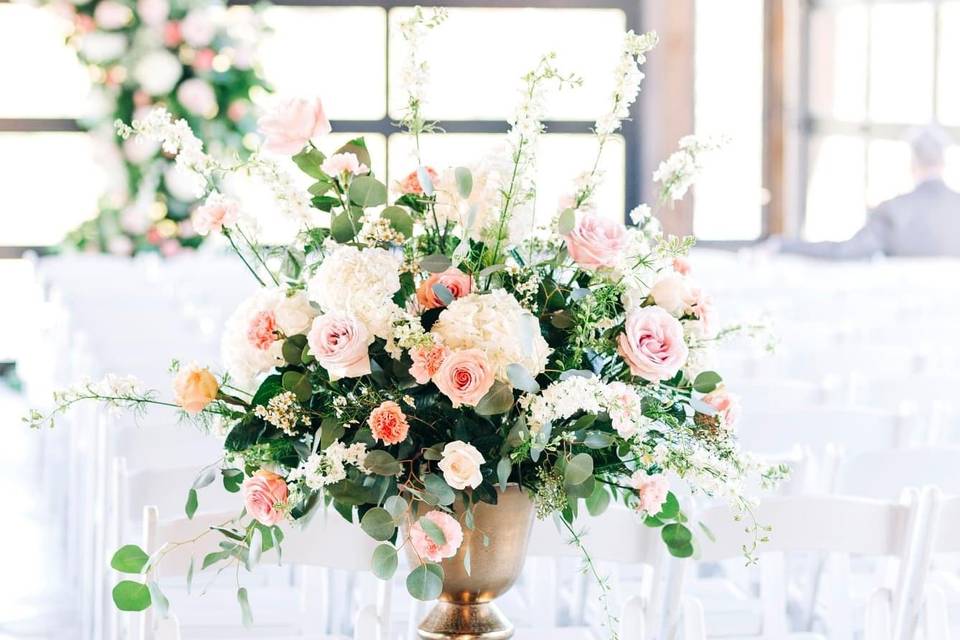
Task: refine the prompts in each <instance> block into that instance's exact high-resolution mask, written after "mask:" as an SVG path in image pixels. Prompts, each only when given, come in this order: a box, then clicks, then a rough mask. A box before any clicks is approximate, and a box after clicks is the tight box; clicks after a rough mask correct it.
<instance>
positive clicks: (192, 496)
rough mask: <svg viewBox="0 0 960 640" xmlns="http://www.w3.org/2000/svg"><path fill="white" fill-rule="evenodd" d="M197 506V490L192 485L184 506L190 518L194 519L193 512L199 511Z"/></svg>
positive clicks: (184, 510)
mask: <svg viewBox="0 0 960 640" xmlns="http://www.w3.org/2000/svg"><path fill="white" fill-rule="evenodd" d="M197 506H198V499H197V490H196V489H194V488H193V487H191V488H190V491H188V492H187V503H186V504H185V505H184V507H183V512H184V513H186V514H187V517H188V518H190V519H193V514H195V513H196V512H197Z"/></svg>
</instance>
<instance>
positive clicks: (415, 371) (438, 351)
mask: <svg viewBox="0 0 960 640" xmlns="http://www.w3.org/2000/svg"><path fill="white" fill-rule="evenodd" d="M449 354H450V350H449V349H447V348H446V347H445V346H443V345H442V344H435V345H431V346H429V347H416V348H414V349H411V350H410V357H411V358H412V359H413V366H412V367H410V375H412V376H413V377H414V379H415V380H416V381H417V384H427V383H428V382H430V378H432V377H433V376H434V375H435V374H436V373H437V371H438V370H439V369H440V365H441V364H443V360H444V358H446V357H447V355H449Z"/></svg>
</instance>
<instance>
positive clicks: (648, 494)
mask: <svg viewBox="0 0 960 640" xmlns="http://www.w3.org/2000/svg"><path fill="white" fill-rule="evenodd" d="M630 484H631V485H633V488H634V490H635V491H636V492H637V497H638V498H639V499H640V504H639V508H640V510H641V511H643V512H644V513H646V514H648V515H651V516H652V515H656V514H658V513H660V510H661V509H662V508H663V503H664V502H666V501H667V490H668V485H667V479H666V478H665V477H663V475H662V474H659V473H658V474H655V475H652V476H651V475H647V472H646V471H643V470H642V469H641V470H638V471H635V472H634V474H633V476H631V478H630Z"/></svg>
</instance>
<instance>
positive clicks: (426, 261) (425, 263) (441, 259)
mask: <svg viewBox="0 0 960 640" xmlns="http://www.w3.org/2000/svg"><path fill="white" fill-rule="evenodd" d="M450 265H451V262H450V258H448V257H447V256H445V255H443V254H439V253H434V254H432V255H429V256H427V257H425V258H423V259H422V260H420V268H421V269H423V270H424V271H426V272H428V273H443V272H444V271H446V270H447V269H449V268H450Z"/></svg>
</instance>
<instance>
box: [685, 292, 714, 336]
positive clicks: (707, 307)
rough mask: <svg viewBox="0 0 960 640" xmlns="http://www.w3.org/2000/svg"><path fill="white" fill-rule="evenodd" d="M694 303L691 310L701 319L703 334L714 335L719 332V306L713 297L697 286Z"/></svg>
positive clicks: (693, 295) (693, 296)
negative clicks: (714, 302)
mask: <svg viewBox="0 0 960 640" xmlns="http://www.w3.org/2000/svg"><path fill="white" fill-rule="evenodd" d="M691 297H692V303H691V305H690V312H691V313H692V314H693V315H694V316H695V317H696V318H697V320H699V321H700V324H701V325H702V326H703V334H704V335H705V336H707V337H712V336H714V335H716V333H717V323H718V320H717V308H716V306H715V305H714V304H713V298H712V297H711V296H709V295H707V294H706V293H704V292H703V289H700V288H699V287H696V288H694V289H693V294H692V296H691Z"/></svg>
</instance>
